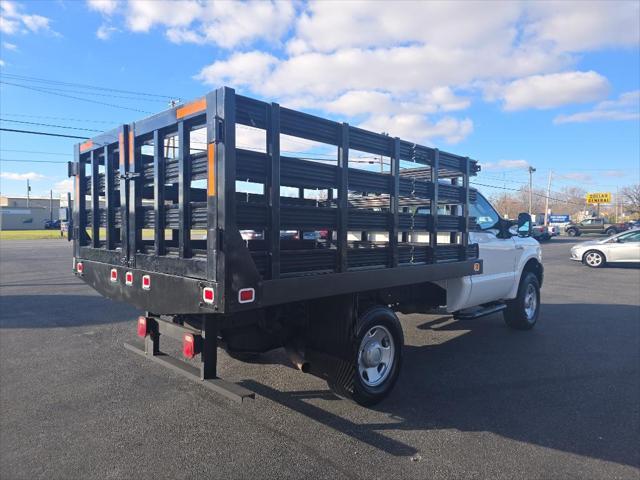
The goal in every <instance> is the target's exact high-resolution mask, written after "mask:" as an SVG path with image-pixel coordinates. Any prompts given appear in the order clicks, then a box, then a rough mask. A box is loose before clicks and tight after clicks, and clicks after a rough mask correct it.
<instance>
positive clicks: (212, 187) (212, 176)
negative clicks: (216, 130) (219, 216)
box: [207, 143, 216, 197]
mask: <svg viewBox="0 0 640 480" xmlns="http://www.w3.org/2000/svg"><path fill="white" fill-rule="evenodd" d="M207 154H208V156H207V157H208V160H209V161H208V162H207V174H208V176H207V195H208V196H210V197H215V196H216V144H215V143H210V144H209V146H208V148H207Z"/></svg>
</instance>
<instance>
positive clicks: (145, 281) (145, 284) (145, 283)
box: [142, 275, 151, 290]
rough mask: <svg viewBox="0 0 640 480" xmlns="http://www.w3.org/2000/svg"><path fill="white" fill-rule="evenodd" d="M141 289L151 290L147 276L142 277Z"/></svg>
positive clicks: (149, 278)
mask: <svg viewBox="0 0 640 480" xmlns="http://www.w3.org/2000/svg"><path fill="white" fill-rule="evenodd" d="M142 289H143V290H150V289H151V277H150V276H149V275H143V276H142Z"/></svg>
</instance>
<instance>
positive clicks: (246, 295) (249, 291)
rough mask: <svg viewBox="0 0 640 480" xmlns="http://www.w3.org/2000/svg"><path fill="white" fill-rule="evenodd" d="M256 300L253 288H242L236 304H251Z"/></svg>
mask: <svg viewBox="0 0 640 480" xmlns="http://www.w3.org/2000/svg"><path fill="white" fill-rule="evenodd" d="M255 299H256V291H255V290H254V289H253V288H243V289H241V290H240V291H239V292H238V303H251V302H253V301H254V300H255Z"/></svg>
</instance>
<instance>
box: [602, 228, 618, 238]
mask: <svg viewBox="0 0 640 480" xmlns="http://www.w3.org/2000/svg"><path fill="white" fill-rule="evenodd" d="M604 233H606V234H607V235H608V236H610V237H612V236H613V235H615V234H616V233H618V231H617V230H616V229H615V228H610V229H608V230H607V231H606V232H604Z"/></svg>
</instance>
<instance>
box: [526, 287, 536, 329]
mask: <svg viewBox="0 0 640 480" xmlns="http://www.w3.org/2000/svg"><path fill="white" fill-rule="evenodd" d="M537 308H538V295H537V294H536V287H534V286H533V285H532V284H529V285H527V290H526V291H525V293H524V313H525V315H526V316H527V320H533V317H534V316H535V314H536V309H537Z"/></svg>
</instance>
